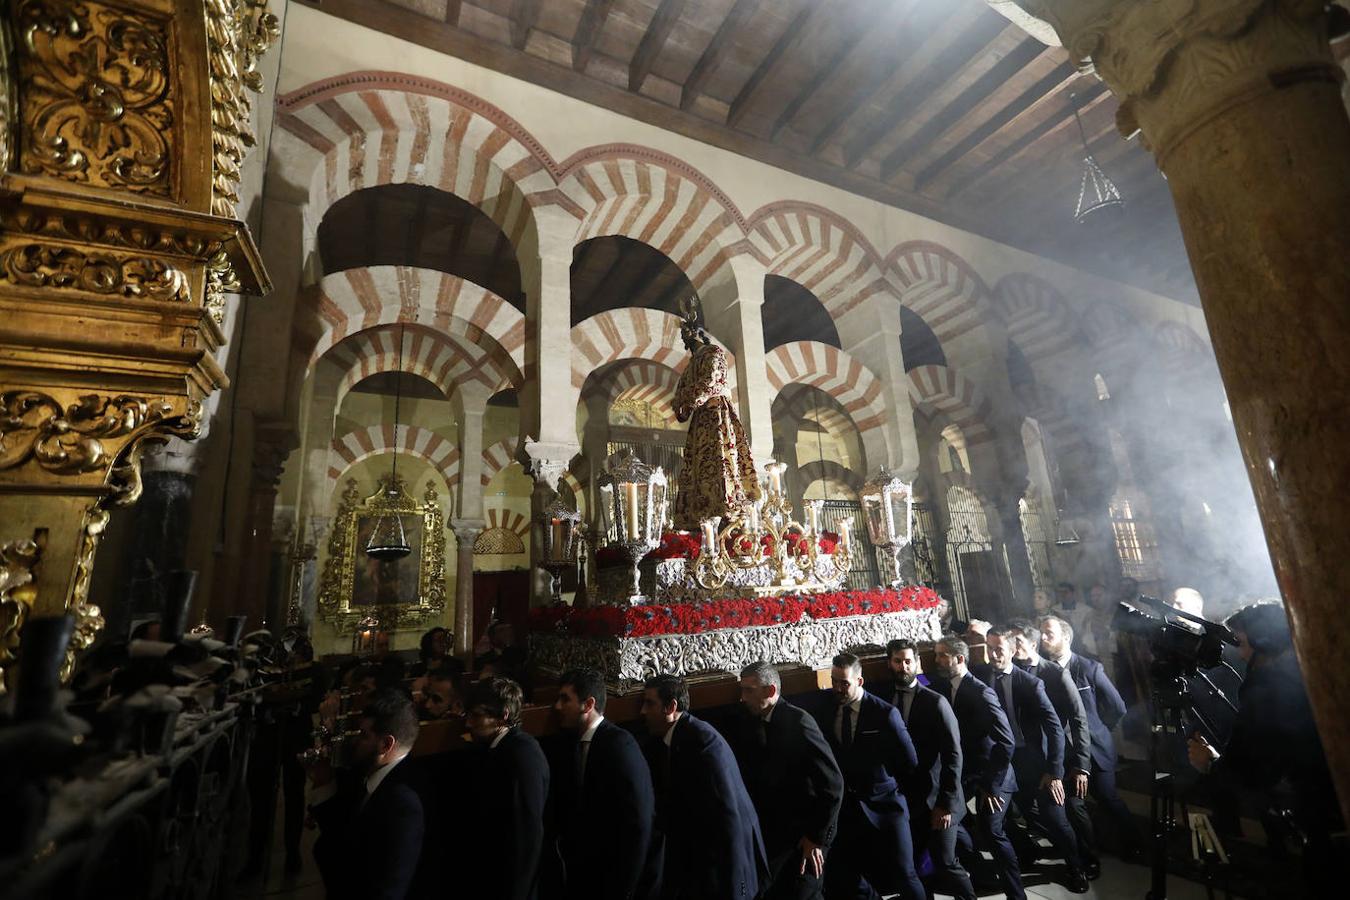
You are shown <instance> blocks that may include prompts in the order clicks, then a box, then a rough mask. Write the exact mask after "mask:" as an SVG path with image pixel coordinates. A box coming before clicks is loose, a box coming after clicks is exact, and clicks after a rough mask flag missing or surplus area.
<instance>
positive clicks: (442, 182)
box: [273, 72, 555, 247]
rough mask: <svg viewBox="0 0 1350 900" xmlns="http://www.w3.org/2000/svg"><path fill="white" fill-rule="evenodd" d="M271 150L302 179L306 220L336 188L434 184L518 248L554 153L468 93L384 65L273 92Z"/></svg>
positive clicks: (545, 186) (332, 199)
mask: <svg viewBox="0 0 1350 900" xmlns="http://www.w3.org/2000/svg"><path fill="white" fill-rule="evenodd" d="M277 106H278V107H279V109H278V115H277V124H278V126H280V127H279V129H278V135H277V137H276V138H275V141H276V143H275V144H274V147H273V156H274V157H276V158H278V159H281V160H284V162H283V164H282V166H283V172H284V173H285V174H286V175H287V180H289V181H291V182H292V183H295V184H302V185H307V186H308V188H309V207H310V209H309V218H310V221H311V222H312V224H313V225H314V226H316V227H317V225H318V223H319V222H321V221H322V220H323V216H324V214H325V213H326V212H327V211H328V209H329V208H330V207H331V206H332V205H333V204H334V203H336V202H337V201H338V200H340V199H342V198H343V197H345V196H347V195H349V194H351V193H353V192H355V191H359V190H362V189H363V188H370V187H376V186H378V185H383V184H418V185H424V186H427V187H434V188H439V189H441V190H444V191H447V192H449V193H452V194H455V195H456V196H458V197H461V198H462V199H464V200H466V201H467V202H469V203H471V204H473V205H474V206H476V207H478V208H479V209H481V210H483V212H484V213H486V214H487V215H488V216H490V217H491V218H492V220H493V221H494V222H496V223H497V225H498V226H499V227H501V229H502V231H503V232H505V233H506V235H507V237H508V238H510V240H511V242H512V244H513V245H515V246H517V247H519V246H520V244H521V239H522V238H523V237H524V235H525V233H526V231H527V229H528V228H529V227H530V226H531V224H532V221H533V220H532V215H531V201H530V200H529V199H527V198H529V197H530V195H533V194H541V193H542V194H547V193H548V192H549V191H551V190H552V189H553V187H554V184H555V182H554V177H553V173H552V168H553V162H552V160H551V159H550V158H549V157H548V154H547V153H546V152H545V151H544V150H543V148H542V147H541V146H540V144H539V142H538V141H537V140H535V138H534V137H533V136H531V135H530V134H529V133H528V132H527V131H526V130H525V129H524V128H523V127H521V126H520V124H519V123H517V122H515V120H513V119H511V117H510V116H508V115H506V114H505V113H504V112H502V111H501V110H500V109H497V108H496V107H494V106H492V105H491V104H489V103H487V102H486V101H484V100H482V99H481V98H479V97H476V96H474V95H473V94H470V93H467V92H465V91H461V90H459V89H457V88H454V87H451V86H450V85H447V84H444V83H442V82H438V81H435V80H433V79H428V78H420V77H418V76H414V75H405V74H401V73H391V72H352V73H348V74H345V75H341V76H338V77H335V78H329V79H326V80H324V81H319V82H315V83H314V84H310V85H307V86H305V87H303V88H300V89H298V90H295V91H292V92H291V93H289V94H286V95H284V96H282V97H280V98H278V100H277Z"/></svg>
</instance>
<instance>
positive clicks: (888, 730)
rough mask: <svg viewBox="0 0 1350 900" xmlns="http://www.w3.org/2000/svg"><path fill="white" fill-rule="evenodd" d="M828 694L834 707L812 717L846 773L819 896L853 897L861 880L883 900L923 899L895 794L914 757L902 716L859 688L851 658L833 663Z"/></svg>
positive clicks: (823, 706) (858, 671)
mask: <svg viewBox="0 0 1350 900" xmlns="http://www.w3.org/2000/svg"><path fill="white" fill-rule="evenodd" d="M828 696H829V698H830V700H832V701H833V702H820V703H818V705H817V709H816V710H815V711H814V712H815V716H816V724H817V725H819V726H820V730H821V731H822V732H824V734H825V735H826V736H827V737H828V739H829V741H830V747H831V749H832V750H833V751H834V758H835V760H837V761H838V763H839V770H840V771H841V772H842V773H843V775H844V802H843V805H842V806H841V807H840V810H839V837H838V840H836V841H835V846H834V850H833V851H832V852H831V854H830V865H829V868H828V869H827V870H826V872H825V893H826V894H827V895H829V896H831V897H848V896H854V895H855V894H859V892H860V891H861V890H862V885H863V883H864V882H865V883H866V885H867V886H868V887H869V888H870V889H871V890H872V891H875V892H876V893H878V894H881V895H882V896H901V897H905V898H906V900H923V897H924V890H923V884H922V883H921V882H920V881H919V875H918V872H917V871H915V868H914V843H913V838H912V837H911V836H910V830H909V808H908V806H907V804H906V803H905V795H904V793H902V789H901V786H902V785H903V784H905V783H907V782H908V781H909V780H910V779H911V778H912V777H913V775H914V770H915V767H916V766H917V765H918V755H917V754H916V753H915V752H914V742H913V741H911V740H910V737H909V731H908V729H906V728H905V723H904V722H903V721H902V720H901V718H900V711H899V710H898V709H896V708H895V707H894V706H891V704H889V703H887V702H886V701H885V700H882V699H880V698H878V697H876V696H875V695H873V694H869V693H867V692H866V691H864V690H863V677H862V663H861V661H859V659H858V657H856V656H854V655H853V654H852V653H840V654H839V655H838V656H836V657H835V658H834V660H833V665H832V666H831V668H830V694H829V695H828ZM860 895H861V896H868V895H867V894H866V893H861V894H860Z"/></svg>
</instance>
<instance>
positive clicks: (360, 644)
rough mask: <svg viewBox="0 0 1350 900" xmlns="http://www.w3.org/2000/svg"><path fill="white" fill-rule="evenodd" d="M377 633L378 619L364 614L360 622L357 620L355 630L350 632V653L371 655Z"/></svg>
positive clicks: (373, 650) (378, 632) (373, 651)
mask: <svg viewBox="0 0 1350 900" xmlns="http://www.w3.org/2000/svg"><path fill="white" fill-rule="evenodd" d="M379 634H380V620H379V619H377V618H375V617H374V616H366V617H365V618H364V619H362V620H361V621H360V622H357V623H356V631H355V633H353V634H352V655H353V656H371V655H373V654H374V653H375V646H376V643H377V638H378V637H379Z"/></svg>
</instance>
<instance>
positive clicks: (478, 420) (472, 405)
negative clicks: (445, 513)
mask: <svg viewBox="0 0 1350 900" xmlns="http://www.w3.org/2000/svg"><path fill="white" fill-rule="evenodd" d="M488 398H489V395H488V392H487V389H486V388H484V387H483V386H482V385H481V384H477V383H475V384H473V385H468V384H463V385H460V386H459V389H458V390H456V391H455V406H456V407H458V408H457V409H456V412H457V413H458V414H459V496H458V497H456V498H455V510H456V511H457V512H458V518H460V519H473V520H476V519H481V518H483V416H484V414H485V413H486V412H487V402H488Z"/></svg>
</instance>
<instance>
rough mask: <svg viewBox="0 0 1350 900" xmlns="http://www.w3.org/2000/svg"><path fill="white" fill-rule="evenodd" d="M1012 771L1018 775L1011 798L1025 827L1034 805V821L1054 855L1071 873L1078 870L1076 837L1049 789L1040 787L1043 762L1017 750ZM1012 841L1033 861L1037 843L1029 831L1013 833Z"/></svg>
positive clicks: (1080, 861) (1080, 863)
mask: <svg viewBox="0 0 1350 900" xmlns="http://www.w3.org/2000/svg"><path fill="white" fill-rule="evenodd" d="M1013 769H1014V771H1015V772H1016V775H1017V793H1015V794H1014V795H1013V800H1014V802H1016V803H1017V809H1018V811H1019V812H1020V813H1021V814H1022V818H1024V819H1025V820H1026V821H1027V824H1028V825H1030V824H1031V820H1032V818H1033V805H1034V807H1035V813H1034V818H1035V819H1036V821H1037V822H1038V823H1040V826H1041V828H1042V830H1044V831H1045V833H1046V836H1047V837H1049V838H1050V843H1051V844H1052V845H1053V846H1054V848H1055V850H1056V852H1058V853H1059V855H1060V856H1062V857H1064V862H1065V863H1067V864H1068V866H1069V869H1070V870H1071V871H1075V872H1076V871H1079V870H1081V869H1082V868H1083V861H1082V858H1081V857H1082V854H1080V853H1079V852H1078V838H1077V836H1076V835H1075V834H1074V830H1073V828H1072V826H1070V825H1069V819H1068V816H1067V815H1066V814H1065V808H1064V807H1063V806H1060V805H1059V804H1058V803H1056V802H1055V800H1054V798H1053V797H1051V796H1050V790H1049V788H1042V787H1041V777H1042V776H1043V775H1044V774H1045V766H1044V762H1043V761H1042V760H1040V759H1038V758H1037V757H1036V756H1035V755H1034V754H1027V753H1024V751H1023V750H1020V749H1019V750H1018V751H1016V753H1014V754H1013ZM1013 842H1014V844H1016V845H1017V847H1018V848H1019V850H1020V851H1021V853H1022V855H1023V856H1027V857H1030V858H1032V859H1035V858H1036V856H1037V848H1036V843H1035V841H1034V840H1033V839H1032V837H1031V835H1030V833H1028V831H1026V830H1025V829H1021V828H1019V829H1017V830H1016V831H1015V832H1014V836H1013Z"/></svg>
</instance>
